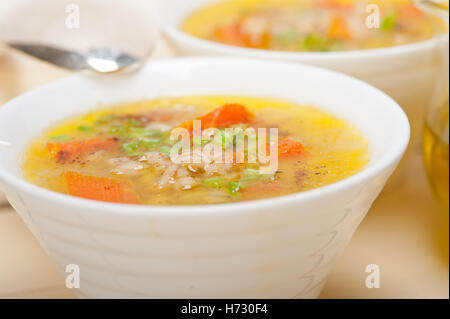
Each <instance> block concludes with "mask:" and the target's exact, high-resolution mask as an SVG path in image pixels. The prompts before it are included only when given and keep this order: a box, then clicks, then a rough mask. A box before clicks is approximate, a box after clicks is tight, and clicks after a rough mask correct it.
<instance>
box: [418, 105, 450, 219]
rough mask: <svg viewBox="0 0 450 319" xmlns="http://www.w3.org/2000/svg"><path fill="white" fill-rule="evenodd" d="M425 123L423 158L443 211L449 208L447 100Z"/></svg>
mask: <svg viewBox="0 0 450 319" xmlns="http://www.w3.org/2000/svg"><path fill="white" fill-rule="evenodd" d="M433 122H434V123H427V124H426V127H425V131H424V137H423V147H424V158H425V166H426V170H427V174H428V178H429V180H430V183H431V187H432V188H433V192H434V193H435V196H436V197H437V199H438V201H439V202H440V204H441V206H442V207H443V209H445V211H447V212H448V209H449V193H448V192H449V102H448V100H447V102H446V103H444V105H443V106H442V107H441V108H440V112H439V114H437V117H436V118H435V120H434V121H433Z"/></svg>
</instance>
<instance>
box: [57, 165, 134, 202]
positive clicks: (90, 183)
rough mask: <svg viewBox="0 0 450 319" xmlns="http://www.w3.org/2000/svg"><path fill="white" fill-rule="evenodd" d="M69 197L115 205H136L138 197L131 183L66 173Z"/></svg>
mask: <svg viewBox="0 0 450 319" xmlns="http://www.w3.org/2000/svg"><path fill="white" fill-rule="evenodd" d="M65 178H66V185H67V192H68V194H69V195H72V196H77V197H82V198H87V199H94V200H100V201H105V202H113V203H125V204H136V203H137V202H138V200H137V196H136V194H135V193H134V191H133V188H132V186H131V184H130V183H128V182H122V181H116V180H112V179H109V178H104V177H94V176H86V175H82V174H80V173H76V172H67V173H65Z"/></svg>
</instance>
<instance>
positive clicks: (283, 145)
mask: <svg viewBox="0 0 450 319" xmlns="http://www.w3.org/2000/svg"><path fill="white" fill-rule="evenodd" d="M304 149H305V148H304V147H303V144H302V143H300V142H297V141H294V140H291V139H289V138H285V139H282V140H279V141H278V157H288V156H292V155H301V154H302V153H303V152H304Z"/></svg>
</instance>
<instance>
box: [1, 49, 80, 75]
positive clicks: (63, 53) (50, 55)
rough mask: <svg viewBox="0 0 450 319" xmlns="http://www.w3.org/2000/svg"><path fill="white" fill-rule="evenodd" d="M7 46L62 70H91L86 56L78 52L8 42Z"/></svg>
mask: <svg viewBox="0 0 450 319" xmlns="http://www.w3.org/2000/svg"><path fill="white" fill-rule="evenodd" d="M6 45H8V46H9V47H11V48H14V49H16V50H19V51H21V52H24V53H26V54H28V55H31V56H33V57H35V58H38V59H40V60H43V61H46V62H49V63H52V64H55V65H57V66H60V67H62V68H66V69H70V70H74V71H81V70H86V69H88V68H89V66H88V65H87V64H86V58H85V56H84V55H82V54H80V53H77V52H73V51H69V50H65V49H60V48H56V47H53V46H47V45H41V44H27V43H19V42H8V43H6Z"/></svg>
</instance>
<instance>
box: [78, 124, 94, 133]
mask: <svg viewBox="0 0 450 319" xmlns="http://www.w3.org/2000/svg"><path fill="white" fill-rule="evenodd" d="M77 130H78V131H80V132H88V131H90V130H92V127H89V126H86V125H78V126H77Z"/></svg>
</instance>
